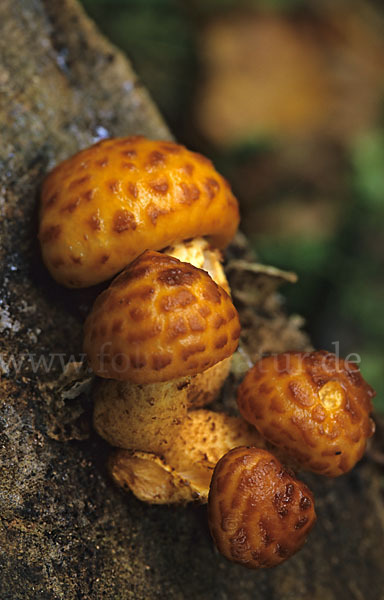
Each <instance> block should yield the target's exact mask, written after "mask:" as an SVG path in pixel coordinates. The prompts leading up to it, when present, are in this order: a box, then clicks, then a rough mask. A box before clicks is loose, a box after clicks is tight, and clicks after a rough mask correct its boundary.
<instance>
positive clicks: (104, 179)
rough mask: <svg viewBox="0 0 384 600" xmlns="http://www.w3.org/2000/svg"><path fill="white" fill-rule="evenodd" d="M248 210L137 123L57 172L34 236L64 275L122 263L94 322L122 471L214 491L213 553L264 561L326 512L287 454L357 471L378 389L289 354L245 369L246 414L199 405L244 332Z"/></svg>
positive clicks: (99, 410) (242, 401) (343, 365)
mask: <svg viewBox="0 0 384 600" xmlns="http://www.w3.org/2000/svg"><path fill="white" fill-rule="evenodd" d="M238 223H239V212H238V204H237V201H236V199H235V197H234V196H233V194H232V192H231V190H230V187H229V185H228V183H227V182H226V181H225V180H224V178H223V177H222V176H221V175H219V174H218V173H217V172H216V170H215V169H214V167H213V165H212V163H211V162H210V161H209V160H208V159H206V158H205V157H203V156H201V155H199V154H197V153H195V152H191V151H189V150H187V149H186V148H184V147H183V146H180V145H178V144H175V143H172V142H164V141H152V140H148V139H146V138H144V137H141V136H134V137H126V138H117V139H108V140H104V141H102V142H99V143H98V144H95V145H94V146H92V147H90V148H88V149H86V150H83V151H81V152H79V153H78V154H76V155H74V156H72V157H71V158H69V159H68V160H66V161H64V162H63V163H61V164H60V165H58V166H57V167H56V168H55V169H54V170H53V171H51V172H50V173H49V174H48V176H47V177H46V179H45V181H44V184H43V189H42V196H41V210H40V225H39V239H40V244H41V251H42V256H43V260H44V262H45V264H46V266H47V268H48V270H49V271H50V273H51V275H52V276H53V277H54V278H55V279H56V280H57V281H58V282H59V283H61V284H63V285H66V286H68V287H87V286H92V285H94V284H97V283H101V282H105V281H108V280H110V279H111V278H112V277H114V276H116V275H117V276H116V278H115V279H114V280H112V282H111V283H110V285H109V287H108V288H106V289H105V290H104V291H103V292H102V293H101V294H100V296H99V297H98V298H97V299H96V301H95V303H94V306H93V308H92V310H91V312H90V314H89V315H88V318H87V319H86V322H85V328H84V333H85V338H84V350H85V353H86V355H87V357H88V361H89V364H90V366H91V368H92V370H93V372H94V373H95V375H97V376H98V377H97V380H96V383H95V386H94V389H93V399H94V417H93V418H94V426H95V429H96V431H97V432H98V433H99V434H100V435H101V436H102V437H103V438H104V439H106V440H107V441H108V442H109V443H110V444H111V445H112V446H114V447H115V450H114V452H113V454H112V455H111V457H110V459H109V470H110V473H111V476H112V478H113V480H114V481H115V482H116V483H117V484H118V485H120V486H122V487H124V488H127V489H129V490H131V491H132V492H133V493H134V494H135V495H136V496H137V497H138V498H139V499H140V500H143V501H146V502H149V503H157V504H164V503H185V502H190V501H200V502H208V518H209V525H210V529H211V532H212V536H213V539H214V540H215V542H216V544H217V546H218V548H219V550H220V551H221V552H222V553H223V554H224V555H225V556H226V557H227V558H229V559H230V560H233V561H236V562H239V563H241V564H243V565H245V566H247V567H250V568H260V567H268V566H274V565H276V564H279V563H280V562H282V561H284V560H286V559H287V558H288V557H289V556H291V555H292V554H293V553H294V552H296V551H297V550H298V549H299V548H300V547H301V546H302V544H303V543H304V541H305V538H306V535H307V533H308V532H309V530H310V529H311V527H312V525H313V524H314V522H315V519H316V517H315V512H314V504H313V497H312V494H311V492H310V491H309V490H308V488H306V486H305V485H304V484H303V483H302V482H300V481H299V480H298V479H296V477H295V476H294V475H293V473H291V472H290V471H289V470H288V469H287V467H284V466H283V463H284V464H288V462H292V461H294V462H295V464H296V465H297V466H298V468H305V469H310V470H312V471H314V472H316V473H321V474H325V475H329V476H337V475H340V474H342V473H344V472H346V471H348V470H349V469H351V468H352V467H353V466H354V464H355V463H356V462H357V461H358V460H359V459H360V458H361V456H362V454H363V452H364V448H365V444H366V440H367V438H368V437H369V436H370V435H372V433H373V425H372V423H373V422H372V421H371V420H370V418H369V414H370V411H371V408H372V407H371V398H372V397H373V390H372V388H370V386H369V385H368V384H366V383H365V382H364V380H363V379H362V377H361V375H360V373H359V371H358V369H357V367H356V366H355V365H353V364H352V363H349V362H347V361H340V360H338V359H337V358H336V357H335V356H334V355H331V354H330V353H327V352H312V353H298V352H293V353H286V354H283V355H279V356H277V357H266V358H263V359H262V360H261V361H259V362H258V363H257V364H256V365H255V366H254V367H253V368H252V369H251V370H250V372H249V373H248V374H247V375H246V377H245V379H244V381H243V383H242V384H241V385H240V387H239V392H238V406H239V410H240V413H241V416H236V417H233V416H229V415H226V414H225V413H224V412H215V411H212V410H208V409H207V408H205V406H206V405H208V404H209V403H211V402H213V401H214V400H215V399H216V398H217V396H218V395H219V393H220V390H221V388H222V385H223V383H224V381H225V379H226V378H227V376H228V373H229V370H230V362H231V357H232V355H233V353H234V352H235V350H236V348H237V345H238V340H239V336H240V322H239V317H238V314H237V311H236V308H235V307H234V305H233V303H232V300H231V297H230V288H229V284H228V281H227V279H226V277H225V273H224V270H223V267H222V264H221V253H220V250H222V249H224V248H225V247H226V246H227V245H228V243H229V242H230V241H231V239H232V238H233V236H234V234H235V233H236V230H237V227H238ZM279 459H280V460H279ZM281 461H282V462H281Z"/></svg>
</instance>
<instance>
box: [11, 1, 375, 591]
mask: <svg viewBox="0 0 384 600" xmlns="http://www.w3.org/2000/svg"><path fill="white" fill-rule="evenodd" d="M0 27H1V35H0V57H1V61H0V90H1V95H0V124H1V145H0V164H1V171H0V219H1V222H0V227H1V230H0V231H1V238H0V257H1V262H0V270H1V272H2V279H1V281H2V283H1V286H2V287H1V298H0V343H1V354H0V358H1V363H0V366H1V380H0V454H1V459H0V460H1V462H0V465H1V466H0V469H1V476H0V517H1V518H0V598H1V600H23V599H28V600H31V599H39V600H48V599H49V600H51V599H52V600H53V599H63V600H64V599H65V600H72V599H92V600H93V599H99V598H109V599H114V600H118V599H127V598H132V599H138V600H141V599H156V598H159V599H160V598H161V599H163V598H169V599H195V598H196V599H197V598H199V599H200V600H203V599H207V600H208V599H227V598H228V599H232V598H233V599H237V600H248V599H249V600H250V599H252V600H262V599H263V600H265V599H274V598H276V599H277V598H278V599H279V600H289V599H295V600H299V599H309V598H310V599H311V600H344V599H345V600H347V599H348V600H350V599H356V600H363V599H367V600H368V599H369V600H378V599H380V598H384V575H383V568H382V565H383V552H384V511H383V507H382V504H381V496H380V477H379V474H378V473H377V472H376V470H375V467H374V466H373V465H372V464H371V463H370V462H369V461H368V460H365V461H363V462H362V463H361V464H360V465H359V467H358V468H357V469H355V470H354V471H353V472H352V473H351V474H350V475H348V476H344V477H341V478H339V479H338V480H326V479H320V478H315V477H306V481H307V483H309V485H310V486H311V487H312V489H313V490H314V492H315V495H316V500H317V513H318V524H317V526H316V528H315V530H314V531H313V533H312V534H311V536H310V539H309V541H308V543H307V544H306V545H305V547H304V549H303V550H302V551H301V552H299V553H298V554H297V555H296V556H295V557H294V558H292V559H291V560H289V561H288V562H286V563H285V564H283V565H282V566H280V567H278V568H277V569H274V570H270V571H267V570H262V571H258V572H252V571H248V570H246V569H244V568H242V567H240V566H236V565H233V564H230V563H228V562H227V561H226V560H225V559H224V558H222V557H221V556H220V555H219V554H218V553H217V552H216V550H215V549H214V546H213V544H212V541H211V539H210V536H209V532H208V528H207V519H206V508H205V507H201V506H188V507H186V508H181V507H180V508H172V507H158V506H157V507H153V506H147V505H145V504H142V503H140V502H139V501H137V500H136V499H135V498H134V497H133V496H131V495H128V494H124V493H123V492H122V491H120V490H119V489H117V488H116V487H114V486H113V484H112V483H111V481H110V479H109V477H108V475H107V472H106V458H107V455H108V452H109V448H108V447H107V445H106V444H105V443H104V442H103V441H102V440H101V439H99V438H98V437H97V436H96V434H95V433H93V432H92V429H91V427H90V424H89V422H90V412H91V407H90V401H89V399H88V396H87V393H86V390H87V386H88V384H89V376H88V374H87V373H84V372H81V373H80V374H77V375H76V377H75V380H73V378H72V379H71V375H70V373H69V374H67V381H64V380H63V378H62V377H61V379H59V380H58V378H59V376H60V373H61V372H62V364H64V363H66V362H67V361H70V360H73V358H75V359H76V360H80V359H81V356H80V354H81V344H82V339H81V338H82V323H83V320H84V315H85V314H86V312H87V310H88V308H89V306H90V303H91V302H92V300H93V298H94V297H95V294H96V291H97V290H88V291H74V290H65V289H62V288H60V286H58V285H57V284H55V283H54V282H53V281H52V279H51V278H50V277H49V275H48V274H47V273H46V271H45V269H44V267H43V266H42V264H41V260H40V256H39V249H38V245H37V242H36V229H37V227H36V222H37V216H36V215H37V199H38V193H39V186H40V184H41V181H42V179H43V177H44V174H45V173H46V172H47V171H48V170H49V169H50V168H52V167H53V166H54V164H56V163H57V162H59V161H60V160H62V159H64V158H66V157H68V156H69V155H71V154H72V153H74V152H76V151H77V150H78V149H80V148H83V147H85V146H87V145H90V144H91V143H93V142H94V141H96V140H97V139H99V138H100V137H104V136H114V135H129V134H139V133H142V134H145V135H148V136H150V137H153V138H169V137H170V134H169V131H168V130H167V128H166V126H165V125H164V123H163V121H162V119H161V117H160V116H159V114H158V112H157V110H156V108H155V107H154V105H153V103H152V102H151V100H150V99H149V97H148V95H147V94H146V91H145V90H144V89H143V87H142V86H141V84H140V82H139V81H138V79H137V78H136V76H135V74H134V72H133V71H132V68H131V66H130V64H129V62H128V61H127V59H126V58H125V57H124V56H123V55H122V54H121V53H120V52H119V51H117V50H116V49H115V48H114V47H113V46H111V45H110V43H109V42H108V41H107V40H105V39H104V38H103V37H102V36H101V35H100V34H99V32H98V31H97V30H96V28H95V27H94V25H93V23H92V22H91V21H90V20H89V19H88V18H87V17H86V15H85V14H84V12H83V10H82V9H81V8H80V6H79V5H78V4H77V3H76V2H75V0H60V1H59V0H45V1H44V0H1V2H0ZM228 256H229V265H228V274H229V276H230V278H231V279H232V282H233V285H234V287H235V288H236V293H235V301H236V302H237V305H238V308H239V311H240V314H241V320H242V324H243V336H242V348H243V352H242V353H240V354H239V355H238V357H237V361H235V366H236V364H237V367H238V368H239V369H240V371H241V369H242V368H243V367H242V366H241V360H243V359H242V358H241V357H242V356H243V357H244V355H245V354H246V353H248V354H249V355H250V356H251V358H255V357H256V356H257V355H258V354H259V353H260V352H262V351H275V352H277V351H283V350H287V349H301V348H306V347H308V340H307V338H306V336H305V335H304V334H303V333H302V332H301V331H300V326H301V322H300V319H299V318H298V317H293V316H292V317H286V316H285V314H284V312H283V311H282V308H281V305H280V300H279V296H278V295H277V294H276V293H275V292H276V288H277V285H278V284H279V283H280V281H284V280H285V279H286V280H288V281H290V280H291V279H292V276H291V275H289V274H283V273H279V272H275V271H274V270H273V269H268V268H265V267H262V266H255V265H253V266H250V265H249V263H248V262H247V260H248V249H247V244H246V241H245V240H244V239H243V238H242V237H241V236H238V238H237V239H236V241H235V243H234V244H233V245H232V247H231V249H230V252H229V255H228ZM71 354H73V355H74V357H72V359H71V356H70V355H71ZM41 357H45V358H44V360H46V361H47V364H46V365H45V366H44V364H43V363H42V362H40V364H36V363H37V361H38V360H39V358H40V361H41ZM50 361H52V364H51V365H50V364H49V362H50ZM61 363H62V364H61ZM239 365H240V366H239ZM235 371H236V369H235ZM236 381H237V380H236V373H233V374H232V376H231V379H230V381H229V383H228V385H227V386H226V391H225V393H224V396H223V399H222V402H223V403H224V404H225V405H226V406H227V408H228V409H229V410H232V409H233V407H234V402H233V389H234V386H235V384H236Z"/></svg>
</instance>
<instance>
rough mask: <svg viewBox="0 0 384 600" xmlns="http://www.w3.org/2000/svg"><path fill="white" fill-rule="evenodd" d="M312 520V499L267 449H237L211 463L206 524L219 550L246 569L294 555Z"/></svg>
mask: <svg viewBox="0 0 384 600" xmlns="http://www.w3.org/2000/svg"><path fill="white" fill-rule="evenodd" d="M315 521H316V513H315V509H314V503H313V495H312V493H311V491H310V490H309V489H308V488H307V486H306V485H305V484H304V483H303V482H301V481H300V480H298V479H296V478H295V477H294V476H293V475H291V474H290V473H288V472H287V471H286V470H285V469H284V467H283V466H282V464H281V463H280V462H279V461H278V460H277V458H276V457H275V456H273V455H272V454H271V453H270V452H268V451H267V450H264V449H261V448H254V447H250V448H249V447H248V448H247V447H245V446H242V447H239V448H235V449H234V450H230V451H229V452H228V453H227V454H225V455H224V456H223V457H222V458H221V459H220V460H219V462H218V463H217V465H216V467H215V471H214V473H213V477H212V481H211V487H210V491H209V498H208V522H209V528H210V530H211V534H212V537H213V539H214V541H215V543H216V545H217V547H218V549H219V550H220V552H221V553H222V554H223V555H224V556H225V557H226V558H228V559H229V560H232V561H234V562H237V563H240V564H242V565H243V566H245V567H248V568H249V569H260V568H263V567H264V568H265V567H274V566H276V565H278V564H280V563H281V562H283V561H284V560H286V559H287V558H289V557H290V556H292V554H294V553H295V552H297V551H298V550H299V549H300V548H301V547H302V545H303V544H304V542H305V539H306V536H307V534H308V533H309V531H310V530H311V529H312V527H313V525H314V523H315Z"/></svg>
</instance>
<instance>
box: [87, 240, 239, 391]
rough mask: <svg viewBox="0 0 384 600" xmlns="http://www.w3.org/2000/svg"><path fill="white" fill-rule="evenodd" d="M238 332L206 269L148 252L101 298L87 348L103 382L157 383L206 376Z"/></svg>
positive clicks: (222, 293)
mask: <svg viewBox="0 0 384 600" xmlns="http://www.w3.org/2000/svg"><path fill="white" fill-rule="evenodd" d="M218 317H220V318H221V321H220V326H219V327H217V319H218ZM239 335H240V325H239V318H238V314H237V311H236V309H235V308H234V306H233V304H232V301H231V299H230V297H229V296H228V294H227V293H226V292H225V291H224V290H223V289H222V288H221V287H219V286H218V285H217V284H216V283H215V282H214V281H213V280H212V279H211V278H210V276H209V275H208V274H207V273H206V272H205V271H203V270H201V269H197V268H196V267H193V266H192V265H190V264H188V263H183V262H180V261H179V260H178V259H176V258H172V257H170V256H167V255H164V254H160V253H159V252H153V251H147V252H144V254H142V255H141V256H140V257H139V258H138V259H136V261H134V262H133V263H132V264H131V265H130V266H129V267H127V268H126V269H125V270H124V271H123V272H122V273H121V274H120V275H119V276H118V277H117V278H116V279H115V280H114V281H113V283H112V284H111V285H110V287H109V288H108V289H107V290H105V291H104V292H103V293H102V294H101V295H100V296H99V298H98V299H97V300H96V302H95V304H94V307H93V309H92V311H91V313H90V315H89V317H88V319H87V321H86V323H85V341H84V350H85V352H86V353H87V355H88V358H89V361H90V364H91V366H92V368H93V370H94V371H95V373H96V374H97V375H100V376H101V377H106V378H111V379H119V380H122V381H124V380H125V381H131V382H133V383H138V384H143V383H154V382H161V381H169V380H172V379H176V378H178V377H184V376H188V375H195V374H196V373H200V372H202V371H205V370H206V369H208V368H209V367H212V366H213V365H214V364H216V363H218V362H220V361H222V360H224V359H225V358H227V357H228V356H231V355H232V354H233V352H234V351H235V350H236V347H237V343H238V338H239Z"/></svg>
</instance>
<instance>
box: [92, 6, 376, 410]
mask: <svg viewBox="0 0 384 600" xmlns="http://www.w3.org/2000/svg"><path fill="white" fill-rule="evenodd" d="M82 1H83V4H84V7H85V9H86V11H87V12H88V14H89V15H90V16H91V17H92V18H93V19H94V20H95V21H96V22H97V24H98V26H99V27H100V29H101V30H102V31H103V32H104V33H105V34H106V35H107V36H108V37H109V38H110V39H111V40H112V41H113V42H114V43H115V44H116V45H118V46H119V47H120V48H121V49H122V50H123V51H124V52H125V53H126V54H127V55H128V57H129V58H130V60H131V61H132V63H133V66H134V68H135V69H136V72H137V73H138V75H139V76H140V78H141V80H142V81H143V83H144V84H145V86H146V87H147V88H148V89H149V91H150V92H151V94H152V97H153V98H154V100H155V102H156V103H157V105H158V106H159V108H160V110H161V111H162V113H163V115H164V118H165V119H166V121H167V122H168V124H169V126H170V128H171V130H172V132H173V134H174V136H175V137H176V138H177V140H178V141H180V142H182V143H184V144H185V145H187V146H188V147H189V148H191V149H195V150H198V151H200V152H202V153H204V154H206V155H208V156H209V157H210V158H211V159H212V160H213V161H214V163H215V165H216V167H217V168H218V169H219V170H220V171H221V172H222V173H223V174H224V175H225V176H226V177H227V178H228V179H229V181H230V182H231V185H232V187H233V189H234V192H235V194H236V195H237V197H238V199H239V201H240V204H241V212H242V229H243V231H244V232H245V233H246V234H247V236H248V237H249V239H250V241H251V243H252V246H253V248H254V250H255V252H256V254H257V256H258V258H259V259H260V260H261V261H263V262H265V263H269V264H272V265H274V266H277V267H280V268H282V269H288V270H293V271H295V272H296V273H297V274H298V275H299V282H298V283H297V284H295V285H293V286H290V287H288V286H286V287H285V288H284V290H283V293H284V296H285V299H286V304H287V310H288V311H289V312H293V313H299V314H301V315H303V316H304V317H305V319H306V329H307V331H309V333H310V335H311V338H312V340H313V344H314V345H315V347H317V348H325V349H328V350H330V351H333V352H335V351H339V352H340V354H341V355H342V356H345V355H347V354H349V353H358V354H359V355H360V356H361V360H362V372H363V375H364V376H365V377H366V378H367V380H368V381H369V383H371V384H372V385H373V386H374V387H375V389H376V390H377V392H378V395H377V398H376V400H375V403H376V408H377V409H378V410H379V411H381V412H384V377H383V374H384V373H383V372H384V352H383V341H384V314H383V313H384V278H383V267H384V226H383V223H384V5H383V3H382V1H381V0H377V1H374V0H364V1H363V0H312V1H310V2H308V0H305V1H304V0H188V1H187V0H184V2H183V1H182V0H179V1H177V0H82Z"/></svg>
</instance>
